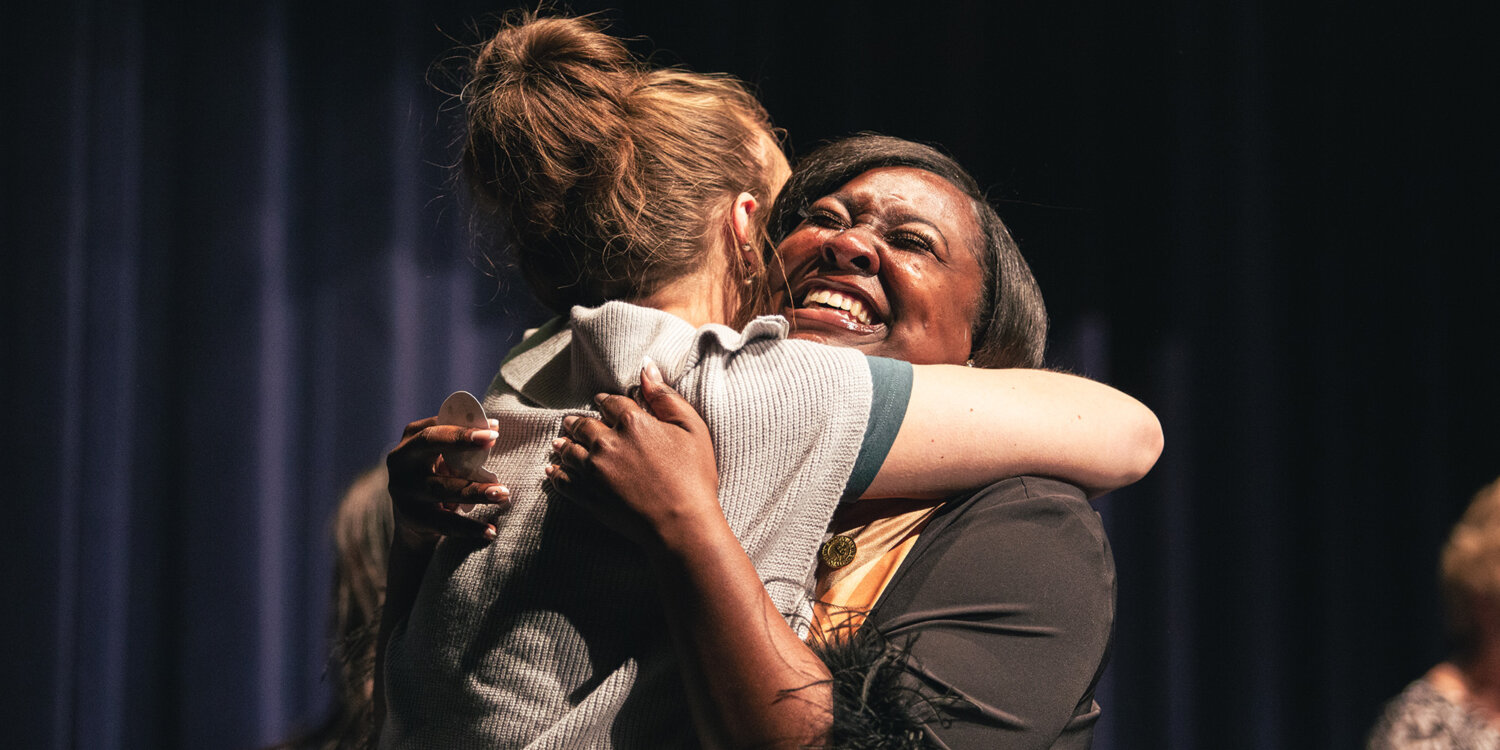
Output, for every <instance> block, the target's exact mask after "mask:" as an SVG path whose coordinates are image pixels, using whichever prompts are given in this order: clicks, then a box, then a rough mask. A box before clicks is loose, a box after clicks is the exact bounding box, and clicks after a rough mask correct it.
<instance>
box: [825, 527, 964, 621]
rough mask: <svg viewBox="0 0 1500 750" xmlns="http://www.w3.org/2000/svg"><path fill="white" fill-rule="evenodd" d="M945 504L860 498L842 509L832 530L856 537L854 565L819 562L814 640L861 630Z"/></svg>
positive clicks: (830, 528)
mask: <svg viewBox="0 0 1500 750" xmlns="http://www.w3.org/2000/svg"><path fill="white" fill-rule="evenodd" d="M942 504H943V501H942V500H902V499H891V500H860V501H858V502H855V503H852V504H849V505H846V506H843V507H841V508H840V509H839V510H838V512H837V513H836V514H835V515H834V517H833V523H832V524H830V525H829V531H831V532H833V533H835V534H843V535H845V536H849V537H852V538H853V539H854V542H855V544H856V545H857V546H858V550H857V551H856V552H855V554H854V561H853V562H851V563H849V564H848V565H846V566H844V567H842V568H838V569H831V568H829V567H828V566H827V565H826V564H824V563H822V562H821V561H820V562H819V563H818V585H817V589H816V596H815V597H814V599H815V600H816V601H815V602H814V604H813V625H812V630H811V631H810V633H809V635H808V639H809V640H812V641H813V642H820V641H821V642H828V641H829V640H830V639H832V638H833V637H835V635H837V634H840V633H842V634H843V635H845V636H847V635H848V634H850V633H853V632H854V631H855V630H858V629H859V626H860V624H861V623H863V622H864V620H865V615H866V614H867V613H868V612H869V611H870V608H871V607H874V606H875V602H876V601H877V600H878V599H880V594H881V592H883V591H885V587H886V584H888V583H890V580H891V576H892V575H895V573H896V570H897V569H898V568H900V567H901V561H902V560H905V559H906V555H907V553H909V552H911V548H912V546H913V545H915V544H916V543H917V538H918V536H919V535H920V534H921V533H922V529H923V528H925V527H926V526H927V522H928V521H929V520H931V518H932V514H933V513H935V512H937V509H938V508H939V507H941V506H942Z"/></svg>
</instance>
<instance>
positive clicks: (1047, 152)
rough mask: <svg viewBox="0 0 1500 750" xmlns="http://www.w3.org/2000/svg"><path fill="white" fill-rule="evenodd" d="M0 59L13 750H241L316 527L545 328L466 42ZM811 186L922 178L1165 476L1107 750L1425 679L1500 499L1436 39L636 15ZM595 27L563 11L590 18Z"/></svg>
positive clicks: (1176, 21) (308, 667)
mask: <svg viewBox="0 0 1500 750" xmlns="http://www.w3.org/2000/svg"><path fill="white" fill-rule="evenodd" d="M31 5H34V6H36V7H33V8H30V9H27V10H25V11H24V12H18V11H17V10H16V9H12V11H11V12H10V13H8V14H7V16H8V18H9V20H8V21H6V22H5V23H3V24H0V35H3V44H0V55H3V58H0V59H3V61H4V76H3V78H4V80H5V93H4V96H3V100H0V101H3V102H4V107H5V114H4V118H3V121H0V141H3V144H4V145H3V153H4V165H3V170H0V171H3V175H4V177H3V179H4V185H5V198H4V200H3V201H0V210H3V211H4V220H3V229H0V238H3V251H4V264H3V266H0V269H3V270H0V278H3V288H0V291H3V297H0V299H3V304H4V306H5V307H4V310H5V318H4V339H3V341H4V344H3V348H0V356H3V364H0V374H3V380H0V384H3V393H4V397H5V405H4V412H3V413H4V415H5V419H6V425H7V428H6V429H5V431H4V433H5V438H4V439H5V448H4V450H3V451H0V462H3V463H0V466H3V470H4V474H3V476H4V477H5V479H6V481H7V483H8V485H9V487H10V489H9V491H8V492H6V493H5V497H6V500H7V502H6V505H7V508H8V509H9V511H10V512H11V513H12V522H11V523H10V524H9V525H8V528H9V532H8V533H7V534H6V535H5V540H4V542H3V543H0V556H3V557H0V563H3V566H0V569H3V571H4V581H5V588H4V597H5V600H6V602H7V606H5V607H4V608H3V615H0V623H3V624H0V644H3V646H0V648H3V649H4V654H5V656H4V659H3V661H0V664H3V666H0V669H3V670H4V671H3V672H0V687H3V690H4V696H3V699H0V745H4V746H6V747H17V748H194V749H196V748H231V749H233V748H251V747H255V746H257V745H260V744H263V743H267V742H271V741H273V740H276V739H278V738H281V737H284V736H286V735H287V734H288V733H290V732H291V731H293V730H294V729H295V728H297V727H299V726H305V725H308V724H310V723H313V722H315V721H317V720H318V719H319V718H320V717H321V716H322V714H323V710H324V707H325V706H326V703H327V700H328V697H329V684H328V680H327V676H326V674H325V658H326V655H327V653H328V645H329V644H328V640H327V635H326V628H325V622H326V618H327V615H328V606H327V595H328V589H329V585H330V578H331V559H330V558H331V553H330V542H329V536H328V521H327V519H328V516H329V512H330V511H331V509H332V507H333V505H334V503H335V501H336V499H337V496H338V494H339V492H340V490H341V489H342V487H343V486H344V485H345V483H346V482H347V481H348V480H349V479H350V478H352V477H353V476H354V475H355V474H356V473H357V472H358V471H359V470H361V469H362V468H364V467H366V466H368V465H371V464H373V463H375V462H377V461H378V460H380V458H381V456H382V454H383V452H384V451H385V450H387V449H388V448H389V446H391V445H392V444H394V442H395V440H396V438H397V437H398V435H399V432H400V428H401V426H402V425H403V424H404V423H405V422H407V421H409V420H410V419H413V418H417V417H420V416H424V415H427V414H430V413H432V412H434V411H435V409H436V407H437V405H438V404H439V403H440V401H441V399H442V398H443V396H444V395H446V394H447V393H448V392H449V391H451V390H454V389H457V388H467V389H471V390H481V389H483V388H484V387H485V385H486V384H487V382H488V380H489V377H490V375H491V373H492V372H493V370H494V368H495V366H496V364H497V363H498V361H499V359H500V357H501V356H502V355H503V353H504V352H505V351H506V349H507V348H508V346H509V345H510V344H511V343H512V342H514V341H515V340H516V339H517V337H518V335H519V331H520V330H521V329H522V328H524V327H527V326H530V325H534V324H536V323H537V322H538V321H539V319H540V316H539V315H538V314H537V313H536V311H535V309H534V308H532V307H531V306H530V304H529V303H527V302H526V301H525V299H524V293H523V292H522V291H520V290H519V288H518V287H517V286H515V285H514V283H513V282H511V286H509V287H508V288H506V289H504V290H501V291H498V292H497V290H496V283H497V282H496V280H495V279H494V278H493V277H492V276H490V275H488V273H489V272H488V270H487V269H486V267H484V266H483V264H477V263H476V262H474V260H473V249H474V248H473V245H472V244H471V243H470V241H469V239H468V231H467V226H466V219H465V217H464V214H463V211H462V207H461V205H460V203H459V201H457V200H456V199H455V198H454V197H453V194H452V193H453V191H452V190H451V189H450V188H449V187H448V186H447V184H446V182H445V180H446V178H447V172H446V170H445V168H444V165H445V164H447V163H450V162H451V160H452V152H451V149H450V146H449V144H450V142H451V136H452V133H453V129H454V121H453V118H452V115H451V113H445V112H444V111H443V101H444V100H443V97H442V95H441V94H440V93H439V92H438V91H437V90H436V88H435V87H434V85H433V84H432V83H430V81H431V80H440V79H441V76H440V75H437V74H433V73H431V71H430V66H431V65H432V63H433V62H434V61H437V60H439V59H441V58H442V56H443V53H444V51H445V50H447V49H449V48H451V46H452V45H453V44H454V40H458V41H468V40H472V39H473V38H474V37H473V35H472V34H471V33H470V32H469V31H468V30H467V27H468V24H469V21H470V19H473V18H476V17H479V16H481V15H483V14H484V13H485V12H487V11H492V10H496V9H497V7H496V6H494V5H481V4H479V3H477V2H473V1H472V0H466V1H464V2H460V1H459V0H437V1H428V2H416V1H415V0H399V1H397V0H378V1H377V2H372V3H364V4H358V5H356V4H331V3H289V2H284V1H283V2H265V3H245V4H240V3H229V4H219V3H211V4H204V3H181V2H165V1H161V2H147V1H146V0H118V1H116V2H90V1H88V0H77V1H75V2H70V3H57V4H44V3H33V4H31ZM616 6H617V7H618V8H619V10H618V12H617V13H614V14H613V16H612V17H613V18H614V19H616V25H615V29H616V30H617V31H618V32H620V33H622V34H627V35H644V36H649V37H650V40H649V41H646V42H642V43H641V45H640V47H641V49H642V50H649V49H658V50H661V52H660V54H659V59H661V60H663V61H667V62H674V61H680V62H684V63H687V64H690V65H692V66H694V67H696V68H698V69H702V70H726V71H730V72H733V73H736V74H738V75H740V76H742V77H744V78H746V79H748V80H750V81H752V82H754V83H755V84H756V85H757V86H758V87H759V89H760V91H761V93H762V96H763V98H764V100H765V101H766V103H767V105H768V106H769V108H770V110H771V111H772V113H773V114H774V115H775V116H776V118H777V121H778V123H779V124H780V125H782V126H784V127H786V128H787V130H788V131H789V133H790V142H791V144H792V145H793V147H794V148H795V149H796V150H797V151H802V152H805V151H806V150H808V149H809V148H810V147H811V146H812V145H814V144H816V143H817V142H818V141H820V140H822V139H826V138H830V137H835V136H839V135H843V134H848V133H851V132H854V131H859V130H875V131H880V132H885V133H890V134H894V135H900V136H905V137H908V138H914V139H919V140H925V141H932V142H936V143H939V144H942V145H943V146H945V147H946V148H947V149H949V150H950V151H951V152H953V153H954V154H955V155H956V156H957V157H958V158H959V159H960V160H961V161H962V162H963V163H965V164H966V165H968V166H969V167H970V168H971V169H972V170H973V171H974V172H975V174H976V175H977V176H978V177H979V178H980V180H981V182H983V183H985V184H988V185H991V186H992V196H993V197H994V198H995V199H996V200H997V201H998V202H999V204H1000V206H1001V211H1002V214H1003V215H1005V216H1006V217H1007V219H1008V220H1009V221H1010V223H1011V225H1012V227H1013V229H1014V230H1015V232H1016V234H1017V235H1018V237H1019V238H1020V240H1021V242H1022V246H1023V248H1024V250H1025V252H1026V253H1027V255H1028V257H1029V258H1030V259H1031V261H1032V263H1033V265H1034V267H1035V269H1036V272H1037V275H1038V277H1039V278H1040V280H1041V283H1042V285H1043V289H1044V291H1045V292H1046V294H1047V298H1048V301H1049V304H1050V307H1051V309H1052V311H1053V315H1054V321H1055V336H1054V339H1053V345H1052V348H1051V357H1052V360H1053V363H1054V364H1055V365H1057V366H1060V367H1067V368H1071V369H1074V370H1077V371H1083V372H1087V373H1089V374H1092V375H1094V376H1095V377H1099V378H1102V379H1105V380H1108V381H1109V382H1112V383H1115V384H1117V385H1119V386H1120V387H1122V388H1124V389H1126V390H1127V391H1130V392H1132V393H1135V394H1137V395H1139V396H1140V397H1141V398H1142V399H1143V400H1145V401H1146V402H1147V403H1148V404H1150V405H1151V406H1152V407H1154V408H1155V409H1156V411H1157V413H1158V414H1159V415H1160V416H1161V418H1162V421H1163V423H1164V424H1165V427H1166V431H1167V449H1166V453H1165V455H1164V456H1163V458H1162V460H1161V463H1160V464H1159V466H1158V467H1157V469H1156V470H1155V472H1153V474H1152V475H1151V476H1150V477H1149V478H1147V479H1146V480H1145V481H1143V482H1142V483H1140V484H1139V485H1137V486H1136V487H1133V488H1130V489H1128V490H1126V491H1122V492H1120V493H1117V494H1116V496H1114V497H1112V498H1109V499H1106V500H1104V501H1103V502H1102V503H1101V506H1100V507H1101V509H1102V511H1103V512H1104V513H1105V514H1106V517H1107V521H1108V524H1109V528H1110V532H1111V535H1112V539H1113V543H1114V549H1115V552H1116V555H1117V558H1118V563H1119V572H1120V607H1119V613H1120V616H1119V622H1118V628H1117V633H1116V639H1115V649H1114V661H1113V664H1112V666H1111V668H1110V671H1109V674H1108V677H1107V681H1106V686H1105V690H1104V694H1103V696H1102V697H1101V702H1102V703H1103V704H1104V708H1105V720H1104V722H1103V724H1102V725H1101V729H1100V732H1099V737H1098V742H1097V743H1096V746H1097V747H1101V748H1112V749H1125V748H1257V749H1260V748H1324V747H1355V746H1358V745H1359V744H1360V743H1361V741H1362V737H1363V733H1364V732H1365V729H1366V727H1367V726H1368V725H1369V723H1370V721H1371V720H1372V719H1373V717H1374V715H1375V712H1376V711H1377V709H1378V706H1379V704H1380V702H1381V701H1382V700H1384V699H1385V698H1387V697H1389V696H1390V695H1392V694H1394V693H1395V692H1396V691H1397V690H1399V689H1400V688H1401V686H1402V685H1403V684H1404V683H1405V682H1406V681H1408V680H1410V679H1412V678H1414V677H1416V676H1417V675H1419V674H1420V673H1421V672H1422V671H1423V670H1424V669H1425V668H1426V667H1427V666H1428V665H1430V664H1431V663H1433V662H1435V661H1437V660H1438V659H1439V658H1441V656H1442V655H1443V652H1442V646H1441V640H1440V637H1439V622H1438V615H1437V601H1436V597H1435V593H1434V586H1433V583H1432V579H1433V568H1434V560H1435V554H1436V550H1437V547H1438V545H1439V543H1440V540H1441V538H1442V536H1443V534H1444V533H1445V530H1446V528H1447V526H1448V525H1449V524H1450V523H1451V522H1452V521H1453V520H1454V519H1455V518H1456V516H1457V514H1458V512H1459V510H1460V509H1461V507H1462V506H1463V504H1464V502H1465V501H1466V499H1467V498H1468V496H1469V495H1470V494H1471V493H1472V492H1473V491H1474V490H1475V489H1477V488H1478V487H1479V486H1480V485H1481V484H1483V483H1484V482H1486V481H1487V480H1489V479H1492V478H1494V477H1495V476H1497V475H1500V430H1497V427H1496V420H1497V417H1500V395H1497V389H1496V386H1497V380H1500V377H1497V376H1500V347H1497V343H1500V342H1497V338H1500V334H1497V323H1500V315H1497V308H1500V306H1497V296H1500V294H1497V289H1500V245H1497V242H1496V239H1495V235H1496V233H1495V230H1494V228H1493V226H1492V225H1493V219H1492V217H1493V215H1494V213H1495V206H1496V198H1497V197H1500V196H1497V191H1496V189H1495V187H1496V184H1495V183H1496V179H1497V175H1500V158H1497V154H1500V149H1497V147H1496V145H1495V143H1494V140H1495V132H1494V131H1495V123H1494V120H1493V115H1492V113H1493V112H1494V111H1495V110H1496V109H1497V106H1496V105H1497V104H1500V102H1497V97H1500V93H1497V92H1500V80H1497V68H1500V65H1497V57H1496V55H1495V54H1494V52H1493V49H1492V42H1491V40H1490V39H1489V36H1490V34H1489V33H1488V32H1487V31H1486V29H1487V28H1488V27H1487V26H1486V25H1484V24H1482V23H1480V20H1479V18H1478V17H1477V16H1471V15H1470V14H1471V13H1473V12H1477V11H1470V10H1469V9H1468V8H1467V7H1464V8H1460V7H1458V6H1457V5H1456V4H1455V5H1453V6H1449V5H1443V4H1439V5H1430V4H1429V5H1420V4H1396V3H1376V4H1373V5H1372V4H1370V3H1355V2H1338V1H1336V0H1312V1H1311V2H1295V3H1294V2H1285V1H1281V2H1275V1H1273V0H1263V1H1261V2H1252V1H1251V0H1241V1H1239V2H1232V3H1197V2H1146V3H1109V2H1103V1H1102V0H1078V1H1077V2H1071V1H1070V2H1061V3H1059V2H1015V3H992V2H980V1H979V0H973V1H970V2H955V3H943V4H938V3H908V4H903V5H899V6H897V5H878V4H877V5H871V4H870V3H868V2H852V1H850V2H830V3H809V2H777V1H772V2H764V3H760V4H751V5H746V4H743V3H729V2H711V3H702V4H699V3H688V2H660V3H634V2H620V3H618V4H616ZM576 7H578V8H579V9H581V10H591V9H594V8H595V7H599V6H596V5H595V4H593V3H579V4H578V5H577V6H576Z"/></svg>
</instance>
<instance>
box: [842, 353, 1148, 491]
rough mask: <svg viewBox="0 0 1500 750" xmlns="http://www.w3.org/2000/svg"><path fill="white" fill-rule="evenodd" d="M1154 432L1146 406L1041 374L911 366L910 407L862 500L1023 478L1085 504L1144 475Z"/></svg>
mask: <svg viewBox="0 0 1500 750" xmlns="http://www.w3.org/2000/svg"><path fill="white" fill-rule="evenodd" d="M1161 449H1162V432H1161V423H1160V422H1158V421H1157V419H1156V415H1155V414H1153V413H1152V412H1151V410H1150V409H1148V408H1146V406H1145V405H1144V404H1142V403H1141V402H1139V401H1137V400H1135V399H1134V398H1131V397H1130V396H1128V395H1126V394H1124V393H1122V392H1120V391H1118V390H1116V389H1114V388H1111V387H1109V386H1107V385H1104V384H1103V383H1097V382H1095V381H1092V380H1088V379H1087V378H1080V377H1077V376H1074V375H1066V374H1063V373H1057V372H1047V371H1045V370H1020V369H1015V370H981V369H975V368H968V367H955V366H951V365H917V366H913V373H912V393H911V401H910V402H909V403H908V405H907V410H906V418H905V420H904V421H903V422H902V424H901V430H900V432H899V433H898V434H897V435H896V439H895V441H894V443H892V445H891V450H890V453H889V455H888V456H887V458H886V460H885V463H884V465H882V467H881V469H880V472H879V473H878V474H877V475H876V477H875V480H874V481H873V482H872V483H871V485H870V488H869V489H868V490H867V491H866V493H865V496H866V497H946V496H949V495H953V494H957V493H960V492H963V491H965V490H969V489H972V488H975V487H983V486H985V485H988V484H991V483H993V482H996V481H999V480H1001V479H1004V478H1007V477H1013V476H1021V475H1026V474H1037V475H1044V476H1051V477H1056V478H1058V479H1062V480H1065V481H1068V482H1070V483H1072V484H1076V485H1078V486H1080V487H1083V488H1084V489H1085V491H1087V492H1088V493H1089V494H1090V495H1091V496H1092V495H1098V494H1101V493H1104V492H1108V491H1109V490H1112V489H1116V488H1118V487H1123V486H1125V485H1127V484H1130V483H1132V482H1135V481H1136V480H1138V479H1140V478H1141V477H1142V476H1144V475H1145V474H1146V472H1147V471H1149V470H1150V469H1151V467H1152V466H1153V465H1154V464H1155V463H1156V459H1157V457H1158V456H1160V455H1161Z"/></svg>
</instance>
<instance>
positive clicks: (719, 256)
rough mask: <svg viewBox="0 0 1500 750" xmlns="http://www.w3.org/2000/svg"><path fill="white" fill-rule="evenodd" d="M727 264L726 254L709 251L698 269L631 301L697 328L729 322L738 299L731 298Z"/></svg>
mask: <svg viewBox="0 0 1500 750" xmlns="http://www.w3.org/2000/svg"><path fill="white" fill-rule="evenodd" d="M715 261H717V262H715ZM727 265H728V264H727V262H726V261H725V259H724V254H723V253H721V252H712V251H710V262H707V263H704V264H703V265H702V267H700V268H699V269H698V270H697V271H693V272H691V273H688V274H686V275H683V276H680V277H678V278H676V279H673V280H672V281H669V282H667V283H666V284H665V285H663V286H662V287H660V288H659V289H657V290H656V291H655V292H652V293H651V294H649V295H646V296H644V297H639V298H636V299H632V300H630V302H633V303H635V304H637V305H642V306H644V307H654V308H656V309H658V310H661V311H662V312H668V313H671V314H673V315H676V316H677V317H679V318H682V319H683V320H685V321H687V322H688V323H690V324H691V325H692V326H693V327H694V328H697V327H699V326H703V325H707V324H709V323H728V322H729V319H730V318H731V317H733V315H734V309H735V305H737V304H738V300H730V299H729V297H730V291H729V285H728V283H727V282H726V275H727V273H728V268H727V267H726V266H727Z"/></svg>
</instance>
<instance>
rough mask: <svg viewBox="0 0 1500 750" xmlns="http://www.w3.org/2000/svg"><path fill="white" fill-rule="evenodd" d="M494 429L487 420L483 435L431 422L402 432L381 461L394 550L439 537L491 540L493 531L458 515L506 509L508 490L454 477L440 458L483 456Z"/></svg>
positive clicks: (494, 435)
mask: <svg viewBox="0 0 1500 750" xmlns="http://www.w3.org/2000/svg"><path fill="white" fill-rule="evenodd" d="M497 427H498V424H497V423H496V421H495V420H493V419H492V420H490V429H488V430H478V429H473V428H468V427H458V426H454V425H440V424H438V422H437V417H428V418H426V419H421V420H417V421H416V422H412V423H411V424H409V425H407V426H406V429H405V430H404V431H403V432H402V433H401V442H400V443H399V444H397V445H396V447H395V449H393V450H392V451H391V452H390V454H388V455H387V456H386V459H385V465H386V470H387V472H388V473H389V475H390V484H389V490H390V493H391V506H392V509H393V510H394V511H395V517H396V542H397V543H398V544H402V545H405V546H407V547H411V548H421V547H430V546H431V545H433V544H435V543H436V542H437V540H438V538H439V537H441V536H450V537H457V538H463V539H474V540H488V539H493V538H494V535H495V527H494V526H492V525H490V524H488V523H484V522H482V521H478V520H475V519H472V518H469V517H467V516H464V515H462V514H460V513H459V512H458V510H459V507H460V506H464V505H478V504H490V505H506V504H508V503H509V502H510V490H508V489H506V488H505V487H503V486H501V485H499V484H493V483H485V482H475V481H473V480H471V479H469V478H467V477H460V476H457V475H455V474H454V473H453V472H451V471H449V469H448V467H447V465H446V464H445V463H444V461H443V452H445V451H447V452H450V453H451V452H454V451H463V450H488V449H489V448H490V446H492V445H494V444H495V439H496V438H498V437H499V433H497V432H496V431H495V428H497Z"/></svg>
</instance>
